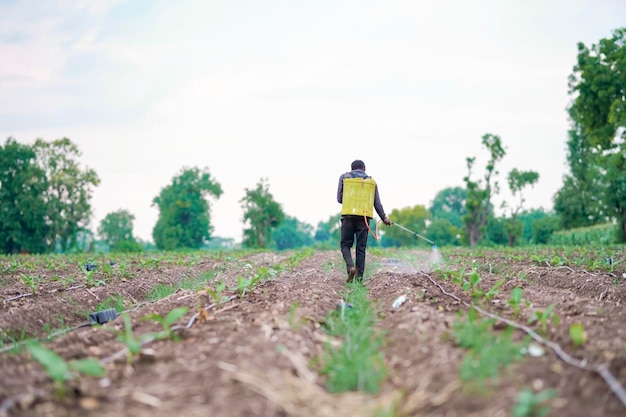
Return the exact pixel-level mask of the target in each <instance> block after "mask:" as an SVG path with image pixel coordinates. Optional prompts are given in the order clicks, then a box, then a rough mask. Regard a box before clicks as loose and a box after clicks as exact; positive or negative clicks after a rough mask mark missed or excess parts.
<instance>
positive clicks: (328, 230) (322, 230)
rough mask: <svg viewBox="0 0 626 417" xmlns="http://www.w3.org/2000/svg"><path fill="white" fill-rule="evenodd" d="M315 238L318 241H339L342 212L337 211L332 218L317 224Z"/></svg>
mask: <svg viewBox="0 0 626 417" xmlns="http://www.w3.org/2000/svg"><path fill="white" fill-rule="evenodd" d="M314 239H315V241H316V242H329V241H333V242H339V240H340V239H341V214H340V213H337V214H335V215H332V216H330V218H329V219H328V220H327V221H325V222H322V221H320V222H319V223H318V224H317V229H316V230H315V236H314Z"/></svg>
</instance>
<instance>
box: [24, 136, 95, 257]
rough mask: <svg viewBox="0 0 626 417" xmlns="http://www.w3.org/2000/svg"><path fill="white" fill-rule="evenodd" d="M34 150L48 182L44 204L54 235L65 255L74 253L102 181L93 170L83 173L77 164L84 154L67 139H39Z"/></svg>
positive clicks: (87, 169) (86, 169)
mask: <svg viewBox="0 0 626 417" xmlns="http://www.w3.org/2000/svg"><path fill="white" fill-rule="evenodd" d="M33 149H34V150H35V152H36V154H37V164H38V165H39V167H40V168H41V169H42V170H43V171H44V172H45V173H46V177H47V179H48V189H47V190H46V192H45V200H46V207H47V210H48V212H47V220H48V224H49V225H50V228H51V235H52V236H53V239H54V240H55V241H56V242H58V243H59V245H60V246H61V250H62V251H63V252H65V251H67V250H68V249H75V248H76V247H77V244H78V241H77V239H78V234H79V233H80V232H81V231H85V230H86V228H87V226H88V224H89V221H90V218H91V214H92V210H91V197H92V193H93V190H92V187H95V186H97V185H98V184H100V179H99V178H98V175H97V174H96V172H95V171H94V170H93V169H89V168H84V169H83V168H82V167H81V166H80V164H79V163H78V162H77V161H76V160H75V158H78V157H80V156H81V152H80V151H79V149H78V147H77V146H76V145H75V144H74V143H72V141H71V140H69V139H68V138H63V139H56V140H53V141H52V142H46V141H44V140H42V139H37V140H36V141H35V144H34V146H33Z"/></svg>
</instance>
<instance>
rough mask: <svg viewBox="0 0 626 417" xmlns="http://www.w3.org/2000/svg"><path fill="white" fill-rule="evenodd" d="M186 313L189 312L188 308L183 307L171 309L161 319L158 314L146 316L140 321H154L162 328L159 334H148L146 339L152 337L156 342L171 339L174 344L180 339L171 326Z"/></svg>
mask: <svg viewBox="0 0 626 417" xmlns="http://www.w3.org/2000/svg"><path fill="white" fill-rule="evenodd" d="M187 311H189V307H187V306H184V307H178V308H175V309H173V310H172V311H170V312H169V313H167V314H166V315H165V317H162V316H161V315H160V314H148V315H147V316H145V317H143V318H142V320H154V321H156V322H158V323H159V324H160V325H161V327H162V328H163V329H162V330H161V331H160V332H157V333H150V334H148V335H146V337H152V338H154V339H158V340H164V339H172V340H173V341H175V342H176V341H178V340H180V337H179V336H178V335H177V334H176V333H174V331H173V330H172V324H174V323H176V321H177V320H178V319H180V318H181V317H183V316H184V315H185V314H187Z"/></svg>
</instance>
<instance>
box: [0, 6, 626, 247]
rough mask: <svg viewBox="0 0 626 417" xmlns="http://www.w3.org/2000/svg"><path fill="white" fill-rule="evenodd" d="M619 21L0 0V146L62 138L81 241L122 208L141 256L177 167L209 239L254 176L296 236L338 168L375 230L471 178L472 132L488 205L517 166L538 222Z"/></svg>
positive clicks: (445, 11) (321, 207)
mask: <svg viewBox="0 0 626 417" xmlns="http://www.w3.org/2000/svg"><path fill="white" fill-rule="evenodd" d="M624 16H626V1H623V0H613V1H612V0H594V1H592V0H551V1H545V0H499V1H495V0H493V1H491V0H473V1H467V0H444V1H441V0H440V1H419V0H413V1H408V0H407V1H397V0H385V1H364V0H359V1H357V0H354V1H331V0H314V1H270V0H263V1H257V0H250V1H242V0H228V1H215V0H197V1H193V0H181V1H176V2H174V1H164V0H163V1H146V0H126V1H124V0H98V1H93V0H46V1H45V2H43V1H40V0H28V1H19V0H17V1H15V0H0V62H1V65H0V140H1V142H2V143H3V144H4V141H5V140H6V138H7V137H9V136H13V137H14V138H16V139H17V140H18V141H20V142H24V143H32V142H33V141H34V140H35V138H37V137H40V138H43V139H45V140H53V139H55V138H61V137H69V138H70V139H71V140H72V141H73V142H75V143H76V144H77V145H78V146H79V148H80V150H81V151H82V153H83V155H82V157H81V158H80V162H81V163H82V164H83V166H88V167H90V168H93V169H95V171H96V172H97V173H98V175H99V176H100V178H101V180H102V183H101V184H100V185H99V186H98V187H97V188H96V190H95V193H94V198H93V200H92V204H93V207H94V218H93V220H92V222H91V227H92V229H94V230H95V229H96V228H97V225H98V224H99V223H100V220H101V219H102V218H103V217H104V216H105V215H106V214H107V213H110V212H112V211H115V210H118V209H121V208H123V209H127V210H129V211H130V212H131V213H132V214H134V215H135V217H136V220H135V235H136V236H138V237H140V238H142V239H144V240H152V228H153V227H154V224H155V223H156V220H157V217H158V211H157V209H156V208H155V207H152V206H151V202H152V199H153V198H154V197H155V196H157V195H158V194H159V193H160V191H161V189H162V188H163V187H165V186H167V185H168V184H169V183H170V182H171V180H172V178H173V176H175V175H176V174H178V173H179V172H180V170H181V169H182V168H183V167H194V166H195V167H198V168H201V169H202V168H204V167H208V169H209V171H210V172H211V175H212V176H213V178H214V179H215V180H216V181H217V182H219V183H220V184H221V186H222V188H223V190H224V194H223V195H222V197H221V198H220V199H218V200H212V201H211V205H212V212H211V216H212V223H213V225H214V227H215V230H214V235H216V236H221V237H231V238H234V239H235V240H237V241H240V240H241V236H242V230H243V225H242V223H241V218H242V214H243V213H242V209H241V205H240V200H241V198H242V197H243V196H244V193H245V189H246V188H249V189H252V188H255V187H256V184H257V183H258V182H259V180H260V179H261V178H267V180H268V183H269V186H270V192H271V193H272V194H273V195H274V198H275V199H276V201H278V202H279V203H280V204H281V205H282V207H283V209H284V210H285V212H286V214H287V215H290V216H293V217H296V218H298V219H299V220H301V221H304V222H307V223H309V224H311V225H313V226H317V223H318V222H319V221H327V220H328V219H329V218H330V216H332V215H334V214H336V213H337V212H338V211H339V210H340V207H339V204H338V203H337V202H336V199H335V196H336V186H337V180H338V177H339V175H340V174H341V173H343V172H345V171H347V170H349V167H350V163H351V162H352V161H353V160H354V159H363V160H364V161H365V163H366V165H367V172H368V173H369V174H370V175H372V176H373V177H374V178H375V179H376V181H377V182H378V184H379V190H380V194H381V198H382V202H383V205H384V207H385V209H386V211H387V212H388V213H390V212H391V211H392V209H394V208H397V209H400V208H403V207H408V206H414V205H416V204H423V205H425V206H427V207H428V206H429V205H430V203H431V202H432V199H433V198H434V196H435V195H436V194H437V192H439V191H441V190H442V189H444V188H446V187H452V186H461V185H463V177H464V176H465V175H466V173H467V172H466V165H465V160H466V158H467V157H470V156H476V157H478V160H477V165H476V169H475V172H476V174H480V175H482V174H483V173H484V161H485V159H486V156H487V152H486V150H484V149H483V148H482V147H481V137H482V135H483V134H485V133H493V134H497V135H500V137H501V138H502V142H503V144H504V145H505V146H506V148H507V155H506V156H505V158H504V160H503V161H502V162H501V164H500V165H499V171H500V176H499V179H500V182H501V185H502V189H503V192H502V195H501V198H499V199H497V200H496V204H499V202H500V201H502V199H507V198H509V196H508V193H507V192H506V189H507V187H506V174H507V173H508V172H509V171H510V170H511V169H512V168H514V167H515V168H518V169H521V170H529V169H532V170H535V171H538V172H539V174H540V179H539V182H538V184H537V185H536V186H535V187H534V188H532V189H530V188H529V189H527V190H526V191H525V193H524V195H525V197H526V205H525V208H539V207H543V208H546V209H551V208H552V197H553V196H554V193H555V192H556V191H557V190H558V189H559V187H560V186H561V183H562V176H563V174H564V173H565V172H566V168H567V167H566V164H565V143H566V140H567V136H566V135H567V128H568V121H567V115H566V111H565V108H566V106H567V104H568V101H569V99H570V98H569V96H568V94H567V77H568V75H569V74H570V73H571V71H572V67H573V65H574V64H575V61H576V53H577V43H578V42H584V43H585V44H586V45H590V44H592V43H596V42H597V41H598V40H600V39H601V38H606V37H609V36H611V32H612V31H613V30H614V29H617V28H618V27H620V26H623V25H624ZM475 178H476V177H475ZM3 203H4V202H3ZM391 220H392V221H393V218H392V219H391Z"/></svg>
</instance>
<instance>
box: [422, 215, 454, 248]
mask: <svg viewBox="0 0 626 417" xmlns="http://www.w3.org/2000/svg"><path fill="white" fill-rule="evenodd" d="M458 235H459V228H458V227H457V226H455V225H454V224H452V223H451V222H450V220H448V219H445V218H443V219H442V218H440V219H435V220H433V221H432V222H431V223H430V224H429V225H428V227H427V228H426V237H427V238H428V239H430V240H432V241H433V242H435V243H436V244H437V246H452V245H459V239H458V237H457V236H458Z"/></svg>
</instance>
